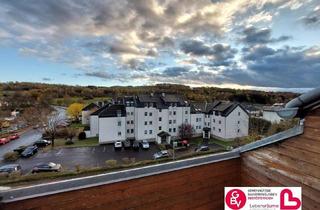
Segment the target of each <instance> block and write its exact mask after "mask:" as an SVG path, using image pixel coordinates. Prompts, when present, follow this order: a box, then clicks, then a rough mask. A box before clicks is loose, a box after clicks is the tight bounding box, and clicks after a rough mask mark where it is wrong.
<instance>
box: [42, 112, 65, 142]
mask: <svg viewBox="0 0 320 210" xmlns="http://www.w3.org/2000/svg"><path fill="white" fill-rule="evenodd" d="M63 122H64V118H63V117H62V116H61V115H60V114H59V113H58V112H54V113H53V114H52V115H51V116H50V117H49V119H48V124H47V126H45V127H44V131H45V134H46V135H47V136H48V138H49V139H50V140H51V146H52V147H54V140H55V138H56V135H57V132H58V127H59V125H60V124H61V123H63Z"/></svg>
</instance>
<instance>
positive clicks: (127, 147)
mask: <svg viewBox="0 0 320 210" xmlns="http://www.w3.org/2000/svg"><path fill="white" fill-rule="evenodd" d="M123 147H124V149H130V148H131V142H130V141H129V140H126V141H124V142H123Z"/></svg>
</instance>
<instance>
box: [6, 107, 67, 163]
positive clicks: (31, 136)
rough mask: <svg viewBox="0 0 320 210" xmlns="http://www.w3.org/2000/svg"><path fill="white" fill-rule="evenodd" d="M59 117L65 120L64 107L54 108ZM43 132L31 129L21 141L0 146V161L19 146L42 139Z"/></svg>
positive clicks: (22, 136)
mask: <svg viewBox="0 0 320 210" xmlns="http://www.w3.org/2000/svg"><path fill="white" fill-rule="evenodd" d="M54 108H55V109H56V110H57V112H58V113H59V116H60V117H61V118H62V119H64V118H66V114H65V109H64V108H62V107H54ZM41 135H42V132H41V131H40V130H38V129H31V130H28V131H26V132H24V133H23V134H21V136H20V138H19V139H16V140H13V141H10V142H9V143H7V144H5V145H1V146H0V161H1V160H3V155H4V154H5V153H7V152H11V151H12V150H14V149H16V148H18V147H19V146H28V145H31V144H33V143H34V142H35V141H37V140H39V139H41Z"/></svg>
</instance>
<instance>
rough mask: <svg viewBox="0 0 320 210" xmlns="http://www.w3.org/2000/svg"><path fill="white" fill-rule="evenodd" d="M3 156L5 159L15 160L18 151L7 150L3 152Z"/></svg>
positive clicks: (17, 156)
mask: <svg viewBox="0 0 320 210" xmlns="http://www.w3.org/2000/svg"><path fill="white" fill-rule="evenodd" d="M3 158H4V160H6V161H15V160H18V158H19V153H18V152H7V153H5V154H4V156H3Z"/></svg>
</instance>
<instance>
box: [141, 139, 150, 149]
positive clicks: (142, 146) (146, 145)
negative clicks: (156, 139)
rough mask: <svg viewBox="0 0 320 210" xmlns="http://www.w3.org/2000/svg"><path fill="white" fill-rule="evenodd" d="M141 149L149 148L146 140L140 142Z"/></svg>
mask: <svg viewBox="0 0 320 210" xmlns="http://www.w3.org/2000/svg"><path fill="white" fill-rule="evenodd" d="M140 145H141V148H142V149H149V148H150V144H149V142H148V141H147V140H143V141H142V142H140Z"/></svg>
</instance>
